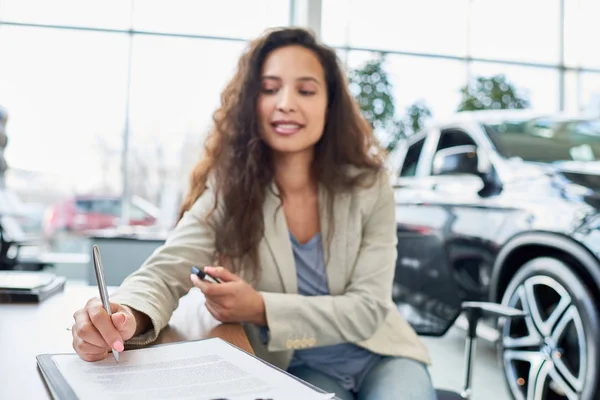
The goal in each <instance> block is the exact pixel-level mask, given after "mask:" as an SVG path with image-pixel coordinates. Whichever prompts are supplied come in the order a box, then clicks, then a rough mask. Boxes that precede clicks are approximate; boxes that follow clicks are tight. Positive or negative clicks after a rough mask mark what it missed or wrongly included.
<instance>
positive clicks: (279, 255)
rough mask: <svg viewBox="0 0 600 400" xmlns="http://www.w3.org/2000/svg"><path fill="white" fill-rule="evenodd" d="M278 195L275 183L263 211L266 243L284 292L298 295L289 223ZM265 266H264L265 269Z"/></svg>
mask: <svg viewBox="0 0 600 400" xmlns="http://www.w3.org/2000/svg"><path fill="white" fill-rule="evenodd" d="M277 193H278V189H277V185H275V184H274V183H273V184H271V185H270V187H269V188H267V193H266V196H265V205H264V209H263V212H264V223H265V242H266V243H267V246H268V247H269V250H270V252H271V255H272V257H273V261H274V264H275V267H276V269H277V273H278V274H279V277H280V279H281V284H282V286H283V290H284V292H285V293H298V281H297V279H296V268H295V267H294V252H293V251H292V242H291V240H290V233H289V229H288V226H287V222H286V221H285V215H284V214H283V207H281V201H280V200H279V198H278V197H277ZM265 266H266V265H263V267H265ZM265 272H266V271H265ZM269 272H270V271H269ZM273 272H274V271H273Z"/></svg>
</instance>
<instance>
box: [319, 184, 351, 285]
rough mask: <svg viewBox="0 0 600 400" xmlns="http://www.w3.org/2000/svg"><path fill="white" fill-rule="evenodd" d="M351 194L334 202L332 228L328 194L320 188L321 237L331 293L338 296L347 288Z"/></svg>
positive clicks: (342, 195) (343, 195)
mask: <svg viewBox="0 0 600 400" xmlns="http://www.w3.org/2000/svg"><path fill="white" fill-rule="evenodd" d="M350 198H351V196H350V194H347V193H342V194H338V195H336V196H335V198H334V202H333V223H334V226H333V227H332V226H330V223H329V217H328V211H329V210H328V209H327V192H326V191H325V188H324V187H322V186H320V187H319V218H320V224H321V237H322V241H323V255H324V258H325V263H326V264H325V269H326V272H327V283H328V286H329V293H330V294H332V295H338V294H342V293H344V290H345V288H346V267H347V266H346V243H347V238H348V236H347V228H348V217H349V214H350ZM332 228H333V236H332V237H331V244H330V247H328V242H327V240H328V238H329V232H330V230H331V229H332Z"/></svg>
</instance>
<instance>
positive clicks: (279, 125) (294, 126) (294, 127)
mask: <svg viewBox="0 0 600 400" xmlns="http://www.w3.org/2000/svg"><path fill="white" fill-rule="evenodd" d="M275 126H276V127H278V128H282V129H298V128H300V125H296V124H276V125H275Z"/></svg>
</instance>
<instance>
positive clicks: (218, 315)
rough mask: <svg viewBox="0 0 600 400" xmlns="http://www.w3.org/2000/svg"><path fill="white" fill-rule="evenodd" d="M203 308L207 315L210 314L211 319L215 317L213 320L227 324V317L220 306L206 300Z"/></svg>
mask: <svg viewBox="0 0 600 400" xmlns="http://www.w3.org/2000/svg"><path fill="white" fill-rule="evenodd" d="M205 306H206V309H207V310H208V312H209V313H210V314H211V315H212V316H213V317H215V319H216V320H217V321H220V322H228V321H227V320H226V317H227V316H226V315H225V314H226V313H224V312H223V308H222V307H221V306H220V305H218V304H217V303H214V302H212V301H209V300H207V301H206V302H205Z"/></svg>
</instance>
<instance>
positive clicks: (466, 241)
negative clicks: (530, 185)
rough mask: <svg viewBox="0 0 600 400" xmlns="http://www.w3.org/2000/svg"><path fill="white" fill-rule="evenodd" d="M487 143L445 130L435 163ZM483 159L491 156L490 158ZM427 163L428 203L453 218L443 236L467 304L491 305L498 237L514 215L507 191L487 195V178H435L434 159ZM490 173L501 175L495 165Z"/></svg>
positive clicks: (451, 270)
mask: <svg viewBox="0 0 600 400" xmlns="http://www.w3.org/2000/svg"><path fill="white" fill-rule="evenodd" d="M481 140H482V139H481V138H479V137H478V136H477V134H476V133H475V132H469V131H467V130H465V129H460V128H448V129H444V130H442V131H441V132H440V135H439V140H438V142H437V146H436V147H435V151H434V153H433V158H434V159H435V157H436V154H438V152H440V151H442V150H444V149H451V148H453V147H454V148H456V147H458V146H475V147H476V148H478V149H481V148H482V146H481V144H482V143H481ZM478 154H479V156H480V157H485V153H478ZM427 162H428V165H427V167H426V171H427V174H428V175H429V179H430V186H429V189H430V190H428V191H427V192H426V193H424V194H423V200H424V201H425V202H426V203H428V204H430V208H439V209H443V210H444V211H445V213H447V215H449V216H451V218H447V219H446V220H445V224H444V226H443V227H442V229H441V230H440V231H439V232H438V234H439V235H440V238H441V240H442V241H443V243H444V248H445V256H446V257H447V258H446V260H445V265H446V266H447V267H448V268H449V273H450V275H452V277H453V278H454V283H455V288H456V289H457V290H458V291H459V294H460V296H461V298H462V299H463V300H486V299H487V297H488V291H489V285H490V280H491V273H492V269H493V262H494V260H495V256H496V253H497V251H498V244H497V243H496V238H497V236H498V232H499V231H500V230H501V229H502V226H503V225H504V224H505V222H506V221H507V218H508V216H509V214H510V210H509V207H507V206H506V203H505V202H503V201H502V193H501V192H499V193H495V194H492V195H482V194H481V190H482V189H483V186H484V180H483V178H482V176H477V175H475V174H470V173H456V174H448V175H435V174H434V169H433V160H428V161H427ZM424 168H425V167H424ZM490 174H495V171H494V168H493V166H491V172H490ZM487 179H489V178H487Z"/></svg>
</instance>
